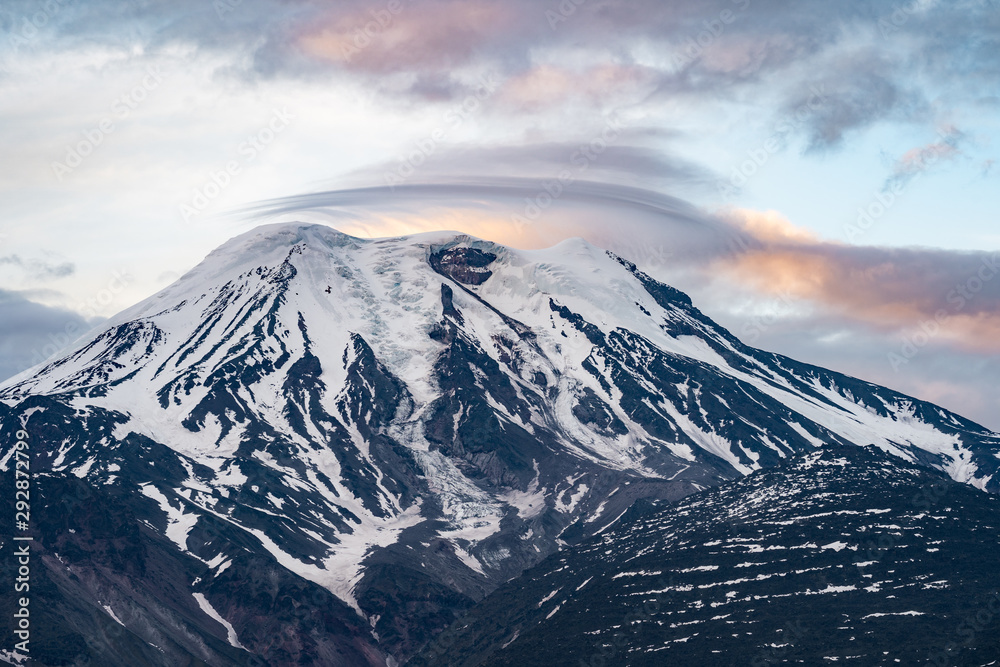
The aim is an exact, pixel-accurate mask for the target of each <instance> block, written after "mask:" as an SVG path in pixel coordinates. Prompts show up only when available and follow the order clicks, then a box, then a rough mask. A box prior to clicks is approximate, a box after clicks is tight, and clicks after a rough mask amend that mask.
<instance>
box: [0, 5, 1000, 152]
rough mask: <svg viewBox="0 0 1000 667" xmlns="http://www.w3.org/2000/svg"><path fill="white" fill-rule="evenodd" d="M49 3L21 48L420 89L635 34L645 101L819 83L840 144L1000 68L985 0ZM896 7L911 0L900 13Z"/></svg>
mask: <svg viewBox="0 0 1000 667" xmlns="http://www.w3.org/2000/svg"><path fill="white" fill-rule="evenodd" d="M50 4H51V5H52V6H54V7H57V9H56V10H55V11H54V12H53V13H52V15H51V16H49V17H47V18H46V19H45V24H44V25H43V26H42V27H41V28H38V29H37V30H36V32H37V34H35V35H34V36H32V37H31V38H30V39H29V38H26V37H23V36H21V34H22V33H23V32H24V31H25V30H26V28H25V27H24V26H25V25H29V27H30V19H29V17H32V16H34V15H35V14H37V12H38V5H37V3H34V2H30V1H28V0H13V1H11V2H8V3H5V10H6V11H5V15H4V19H3V23H4V25H5V27H6V28H7V29H8V30H10V31H11V34H12V35H14V36H15V37H19V39H21V40H22V41H24V42H25V43H24V44H21V45H18V46H17V48H21V49H44V48H51V49H59V48H75V47H79V46H80V45H82V44H93V43H103V44H106V45H109V46H111V47H113V48H120V49H131V48H134V47H141V48H143V49H144V50H145V51H147V52H148V53H151V54H152V53H155V52H157V51H158V50H161V49H166V48H169V47H171V46H176V45H178V44H193V45H195V46H197V47H198V48H199V49H202V50H205V51H210V52H218V53H225V54H227V55H229V56H231V58H230V60H231V63H232V64H230V65H228V66H225V68H223V69H222V70H220V73H223V74H227V73H228V74H229V75H236V76H240V77H245V78H251V79H252V78H255V77H265V78H270V77H279V76H285V77H288V76H291V77H303V76H305V77H323V78H327V77H329V75H330V74H331V73H334V74H341V75H347V76H354V77H359V78H361V79H365V80H369V81H370V82H371V83H372V85H373V86H375V87H376V88H377V89H380V90H383V91H390V92H393V93H395V94H402V95H405V96H409V97H411V98H413V99H414V101H428V100H430V101H435V100H447V99H458V98H459V97H460V96H462V95H464V94H466V93H467V90H466V86H465V85H464V84H462V83H460V82H459V81H458V80H457V79H456V78H455V77H454V75H453V73H454V72H455V71H456V70H458V69H461V68H468V67H472V68H480V69H492V70H496V71H499V72H500V73H501V74H502V75H503V76H505V77H512V76H517V75H521V74H524V73H525V72H528V71H530V70H532V68H534V67H537V66H538V65H539V62H540V61H539V59H538V58H539V55H538V54H539V53H542V52H544V53H545V54H547V55H546V57H547V58H549V63H550V64H554V65H556V66H564V67H567V68H569V69H573V68H574V66H573V65H572V64H571V59H569V58H568V57H566V58H564V57H562V56H560V49H564V50H566V51H567V52H568V51H569V50H570V49H574V48H578V47H579V46H580V45H583V44H589V45H590V48H592V49H599V50H603V51H605V52H606V53H607V59H608V60H609V61H614V62H616V63H618V64H619V65H620V66H621V67H623V68H637V67H638V66H637V65H636V56H635V55H634V47H635V45H637V44H643V45H644V47H643V48H646V49H652V52H653V53H654V54H655V55H656V56H657V58H658V59H659V61H660V62H661V63H662V64H661V65H657V66H656V71H655V74H656V76H657V77H658V80H659V83H658V84H657V86H656V92H655V93H654V94H653V97H652V98H650V99H661V100H662V99H669V98H671V97H674V96H677V95H693V96H696V97H697V98H699V99H702V100H704V101H705V102H711V101H713V100H714V101H718V100H723V99H747V98H756V99H764V98H765V96H766V98H767V99H768V100H773V101H769V102H768V103H769V104H773V105H774V106H772V108H771V113H773V114H776V115H779V116H780V115H781V114H783V113H786V112H787V110H788V109H794V108H796V107H797V106H798V104H799V102H800V100H798V99H797V96H798V95H800V94H801V93H800V92H799V91H802V90H805V89H807V88H808V87H809V84H811V83H812V84H815V83H821V82H822V83H825V84H826V85H827V88H828V89H829V91H830V93H829V94H830V99H829V104H827V105H825V107H824V108H823V109H822V110H819V111H817V112H816V113H815V114H814V115H813V117H812V120H811V122H810V123H809V124H808V126H807V127H804V128H802V131H804V132H805V133H806V137H807V140H808V142H809V146H810V147H811V148H812V149H813V150H818V149H826V148H831V147H837V146H839V145H841V143H842V141H843V138H844V136H845V134H847V133H850V132H853V131H858V130H862V129H864V128H866V127H868V126H870V125H872V124H873V123H876V122H879V121H882V120H905V121H914V122H928V118H927V108H928V102H927V95H926V94H925V93H924V92H923V91H921V90H919V89H918V88H919V87H920V86H927V85H934V86H937V87H938V88H939V91H937V93H936V95H937V100H938V102H939V103H940V102H943V103H944V104H946V105H947V104H953V105H954V104H960V103H961V102H962V101H963V100H965V101H967V100H984V99H996V97H997V94H998V91H997V84H998V80H1000V55H998V54H1000V48H998V47H1000V38H998V35H1000V16H998V15H1000V13H998V12H997V11H996V10H995V7H994V6H993V5H992V3H991V2H989V1H981V0H969V1H967V2H957V3H930V4H927V5H926V6H925V8H922V9H916V10H914V9H911V8H913V7H917V5H915V4H913V3H910V4H908V5H900V3H898V2H895V1H893V0H848V1H845V2H838V3H830V2H824V1H823V0H809V1H807V2H800V3H795V5H793V6H792V5H789V4H788V3H787V2H779V1H778V0H712V1H708V2H699V3H690V2H684V1H682V0H669V1H663V0H634V1H632V2H627V3H609V2H591V3H583V4H581V5H577V4H576V3H565V2H564V3H559V2H555V1H552V2H542V3H537V2H530V1H529V0H504V1H503V2H499V1H497V0H478V1H474V2H457V1H454V0H429V1H427V2H423V3H421V4H411V3H409V2H402V3H401V5H400V6H401V10H400V11H399V12H398V13H397V14H389V13H388V12H387V11H386V9H385V7H384V6H383V4H384V3H383V4H376V5H371V4H370V3H366V2H361V0H345V1H343V2H338V3H324V2H320V1H319V0H297V1H295V2H281V1H279V0H257V1H253V0H243V1H242V2H239V3H235V2H228V1H227V0H220V2H217V3H204V2H196V1H195V0H180V1H179V2H175V3H169V4H161V3H140V2H131V3H129V2H125V3H123V2H119V1H118V0H94V1H93V2H86V3H74V2H64V3H57V2H54V3H50ZM901 6H902V7H904V9H906V11H903V12H902V13H900V12H901V10H900V7H901ZM220 7H222V9H221V10H220V9H219V8H220ZM567 7H572V8H573V9H572V11H570V10H568V9H567ZM553 17H555V18H553ZM26 20H28V21H29V24H25V23H24V21H26ZM886 26H888V28H886ZM366 30H367V33H366ZM29 32H30V30H29ZM644 67H645V68H647V69H648V68H649V67H650V66H649V65H645V66H644ZM576 69H577V70H578V73H579V74H580V75H581V76H583V77H586V72H585V71H581V70H579V68H578V67H577V68H576ZM817 71H821V72H823V74H822V75H821V76H817V75H816V72H817ZM584 80H585V79H584ZM775 98H776V99H775Z"/></svg>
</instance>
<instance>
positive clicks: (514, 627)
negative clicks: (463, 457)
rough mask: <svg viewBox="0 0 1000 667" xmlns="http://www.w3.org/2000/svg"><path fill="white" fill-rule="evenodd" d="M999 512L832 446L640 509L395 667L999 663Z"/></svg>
mask: <svg viewBox="0 0 1000 667" xmlns="http://www.w3.org/2000/svg"><path fill="white" fill-rule="evenodd" d="M998 544H1000V501H998V499H997V496H995V495H991V494H984V493H981V492H978V491H976V490H974V489H971V488H969V487H968V486H966V485H963V484H959V483H957V482H954V481H952V480H950V479H947V478H945V477H943V476H942V475H940V473H937V472H932V471H930V470H928V469H926V468H920V467H917V466H913V465H911V464H908V463H906V462H905V461H903V460H902V459H899V458H898V457H894V456H892V455H889V454H886V453H884V452H882V451H880V450H878V449H875V448H873V447H853V446H842V445H839V446H838V445H833V446H828V447H824V448H822V449H819V450H816V451H813V452H808V453H805V454H800V455H798V456H796V457H795V458H793V459H790V460H788V461H786V462H784V463H782V464H781V465H779V466H777V467H774V468H768V469H765V470H761V471H758V472H755V473H753V474H751V475H750V476H748V477H746V478H743V479H740V480H737V481H734V482H729V483H726V484H724V485H723V486H721V487H718V488H714V489H711V490H707V491H703V492H701V493H698V494H695V495H692V496H689V497H687V498H685V499H683V500H681V501H679V502H676V503H663V502H657V503H655V504H651V503H645V502H641V503H637V505H636V506H635V507H634V508H633V509H631V510H629V511H628V512H627V513H626V515H625V516H624V517H623V518H622V519H621V520H620V521H618V522H617V523H616V524H615V525H614V526H612V527H611V528H609V529H608V530H607V531H605V532H604V533H602V534H601V535H598V536H595V537H593V538H590V539H589V540H586V541H584V542H582V543H580V544H578V545H575V546H572V547H569V548H567V549H566V550H564V551H562V552H560V553H558V554H555V555H552V556H550V557H548V558H547V559H546V560H544V561H543V562H542V563H540V564H539V565H537V566H536V567H534V568H532V569H530V570H529V571H528V572H526V573H525V574H524V575H522V576H521V577H519V578H518V579H516V580H514V581H513V582H511V583H509V584H506V585H504V586H502V587H501V588H500V589H498V590H497V591H496V592H495V593H493V594H491V595H490V596H489V597H487V598H486V600H484V601H483V602H482V603H480V604H479V605H478V606H476V607H474V608H473V609H472V610H470V611H469V612H468V613H467V614H465V615H464V616H463V618H462V619H461V620H460V621H459V622H457V623H456V624H455V626H454V627H453V628H450V629H449V630H447V631H445V632H444V633H443V634H442V635H440V636H438V637H437V638H436V639H435V640H434V641H433V642H432V643H431V646H430V648H429V649H428V650H427V651H426V652H425V653H424V654H422V655H420V656H418V657H416V658H414V659H413V660H412V661H411V662H409V663H407V664H408V665H413V667H421V666H423V665H432V664H433V665H452V666H453V667H471V666H473V665H476V666H480V665H481V666H483V667H500V666H501V665H512V666H514V665H516V666H521V665H553V666H562V665H567V666H569V665H572V666H573V667H577V666H579V665H587V666H592V665H623V666H628V667H637V666H640V665H650V666H652V665H752V666H753V667H763V666H764V665H772V664H807V665H821V664H827V663H837V662H846V663H848V664H862V665H883V664H884V665H896V664H904V665H917V664H920V665H987V664H989V665H995V664H998V662H1000V635H998V634H997V632H996V623H997V622H998V621H1000V572H998V571H997V567H996V563H997V559H996V549H997V545H998Z"/></svg>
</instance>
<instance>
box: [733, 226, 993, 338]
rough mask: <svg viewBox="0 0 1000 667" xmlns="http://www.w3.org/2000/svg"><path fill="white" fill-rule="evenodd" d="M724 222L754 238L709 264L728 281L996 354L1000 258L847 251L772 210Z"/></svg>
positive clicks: (879, 327)
mask: <svg viewBox="0 0 1000 667" xmlns="http://www.w3.org/2000/svg"><path fill="white" fill-rule="evenodd" d="M726 217H727V219H728V220H729V221H730V224H732V225H733V226H734V227H736V228H737V229H739V230H741V231H743V232H746V233H747V234H749V235H750V237H751V238H752V239H753V240H754V242H753V243H749V244H747V245H746V246H745V247H743V248H741V249H739V250H738V251H737V252H735V253H733V254H731V255H728V256H723V257H720V258H718V259H717V260H716V261H715V264H714V270H717V271H720V272H722V273H724V274H726V275H727V276H728V277H729V279H730V280H733V281H737V282H739V283H742V284H747V285H750V286H752V287H753V288H754V289H755V290H756V291H757V292H759V293H762V294H771V295H787V296H789V297H790V298H794V299H804V300H808V301H809V302H811V303H813V304H814V305H816V306H818V307H820V308H822V309H824V310H825V311H827V312H829V313H832V314H836V315H837V316H838V317H839V318H842V319H844V320H849V321H854V322H858V323H862V324H864V325H866V326H868V327H871V328H873V329H875V330H878V331H881V332H888V333H896V334H900V335H904V334H907V333H908V332H912V331H915V330H919V329H920V328H929V329H933V331H934V332H935V333H934V336H935V337H939V338H940V339H942V340H947V341H948V342H950V343H952V344H953V345H955V346H957V347H958V348H961V349H965V350H972V351H979V352H988V353H996V352H1000V252H958V251H949V250H937V249H927V248H879V247H866V246H852V245H845V244H840V243H833V242H828V241H823V240H821V239H818V238H816V237H815V236H813V235H812V234H810V233H809V232H807V231H805V230H801V229H799V228H797V227H795V226H794V225H793V224H792V223H790V222H789V221H787V220H785V219H783V218H781V217H780V215H778V214H776V213H775V212H773V211H772V212H767V213H760V212H756V211H747V210H737V211H730V212H728V213H727V214H726Z"/></svg>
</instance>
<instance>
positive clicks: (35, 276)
mask: <svg viewBox="0 0 1000 667" xmlns="http://www.w3.org/2000/svg"><path fill="white" fill-rule="evenodd" d="M5 265H6V266H15V267H17V268H19V269H21V270H22V271H23V272H24V274H25V276H26V277H27V278H28V279H30V280H52V279H55V278H65V277H67V276H71V275H73V273H75V272H76V267H75V266H74V265H73V263H72V262H59V263H53V262H50V261H48V260H45V259H39V258H32V259H24V258H23V257H21V256H20V255H17V254H14V255H7V256H5V257H0V266H5Z"/></svg>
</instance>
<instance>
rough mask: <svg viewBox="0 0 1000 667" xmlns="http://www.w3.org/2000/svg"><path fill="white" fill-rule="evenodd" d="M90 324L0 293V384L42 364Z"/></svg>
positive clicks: (17, 295) (9, 293) (15, 294)
mask: <svg viewBox="0 0 1000 667" xmlns="http://www.w3.org/2000/svg"><path fill="white" fill-rule="evenodd" d="M94 324H96V322H88V321H87V320H85V319H84V318H83V317H81V316H80V315H78V314H77V313H74V312H71V311H68V310H63V309H60V308H50V307H48V306H44V305H42V304H40V303H36V302H34V301H31V300H29V299H27V298H25V297H24V296H23V295H22V294H21V293H19V292H12V291H8V290H0V380H4V379H6V378H8V377H11V376H13V375H16V374H17V373H20V372H21V371H23V370H26V369H28V368H30V367H32V366H34V365H36V364H40V363H42V362H43V361H45V360H46V359H47V358H48V357H50V356H51V355H53V354H55V353H57V352H59V351H60V350H62V349H64V348H65V347H66V346H67V345H69V344H70V343H72V342H73V341H75V340H76V339H78V338H79V337H80V336H81V335H83V334H84V333H86V332H87V331H89V330H90V329H91V327H92V326H93V325H94Z"/></svg>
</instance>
